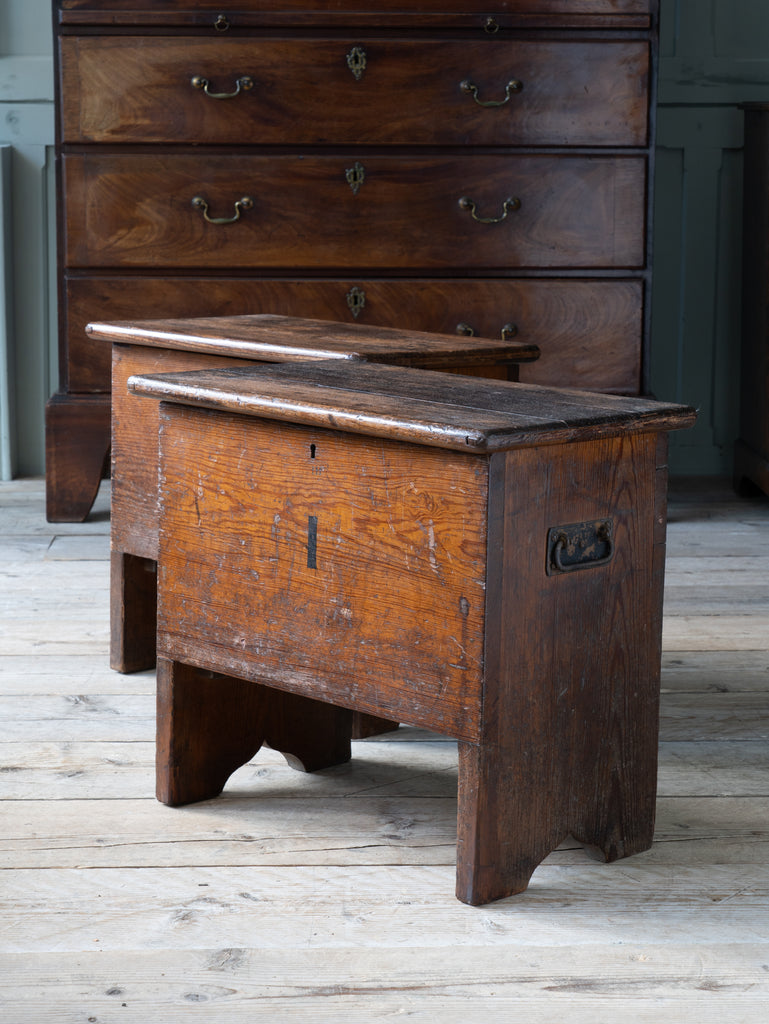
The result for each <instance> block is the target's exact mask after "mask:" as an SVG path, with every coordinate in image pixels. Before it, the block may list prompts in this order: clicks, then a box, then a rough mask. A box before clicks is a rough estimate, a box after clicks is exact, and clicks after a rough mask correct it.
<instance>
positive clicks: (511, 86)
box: [459, 78, 523, 107]
mask: <svg viewBox="0 0 769 1024" xmlns="http://www.w3.org/2000/svg"><path fill="white" fill-rule="evenodd" d="M459 88H460V89H461V90H462V92H466V93H468V94H469V95H470V96H472V97H473V99H474V100H475V102H476V103H477V104H478V106H479V107H504V105H505V104H506V103H507V101H508V100H509V99H510V97H511V96H512V95H513V93H514V92H520V91H521V90H522V89H523V82H521V81H519V80H518V79H517V78H511V79H510V81H509V82H508V83H507V85H506V86H505V98H504V99H503V100H479V99H478V86H477V85H476V84H475V82H471V81H470V79H469V78H466V79H465V80H464V82H460V83H459Z"/></svg>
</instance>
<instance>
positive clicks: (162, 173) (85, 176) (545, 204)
mask: <svg viewBox="0 0 769 1024" xmlns="http://www.w3.org/2000/svg"><path fill="white" fill-rule="evenodd" d="M64 179H65V189H66V196H67V211H66V237H65V252H66V262H67V263H68V265H69V266H75V267H111V266H112V267H114V266H123V267H150V266H152V267H180V268H182V267H206V268H228V267H241V268H250V267H253V268H259V267H263V268H284V267H291V268H298V267H306V268H308V269H310V268H324V267H339V268H343V267H344V268H347V267H354V268H360V267H369V268H384V267H387V268H392V269H397V268H404V269H405V268H420V267H422V268H425V269H429V268H435V269H438V268H454V267H456V266H457V264H461V265H462V266H465V267H468V268H478V269H486V270H489V269H493V268H514V267H543V268H544V267H548V268H551V267H552V268H558V267H575V268H581V267H585V268H587V267H590V268H603V267H605V268H624V267H641V266H643V263H644V200H645V195H646V162H645V160H644V159H643V158H641V157H630V156H574V157H571V156H569V157H566V156H550V155H531V156H514V157H510V156H467V157H458V158H446V159H436V158H431V159H419V158H413V157H402V158H395V157H386V156H371V157H368V156H363V155H362V156H361V157H360V158H359V157H357V156H356V155H355V154H350V155H349V156H346V157H345V156H329V157H316V156H312V157H308V158H302V157H295V156H291V157H289V156H275V157H270V156H239V157H212V156H198V155H179V156H153V155H147V154H132V155H120V156H117V155H93V156H91V155H71V156H68V157H66V158H65V160H64ZM196 199H197V200H199V201H198V205H197V206H196V205H194V203H193V200H196ZM241 199H244V200H248V204H246V203H245V202H244V203H242V204H241V205H237V204H239V203H240V201H241ZM516 204H518V206H519V208H516ZM246 205H249V206H250V208H246ZM205 217H208V218H209V220H206V219H205ZM234 217H237V220H235V221H234V222H231V223H224V224H221V223H210V220H211V219H225V220H232V219H233V218H234ZM483 221H492V223H484V222H483Z"/></svg>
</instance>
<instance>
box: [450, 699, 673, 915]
mask: <svg viewBox="0 0 769 1024" xmlns="http://www.w3.org/2000/svg"><path fill="white" fill-rule="evenodd" d="M631 714H632V711H631ZM583 725H584V726H585V727H584V728H582V729H578V730H576V731H575V732H574V733H572V736H571V738H570V737H569V736H562V735H558V733H557V730H555V729H554V730H553V732H552V733H551V734H550V735H549V736H548V735H541V736H540V737H539V738H535V737H532V739H531V741H530V743H529V744H528V745H527V746H528V749H526V750H518V751H517V752H514V753H511V752H510V751H505V750H503V749H500V748H499V747H494V746H488V747H484V746H477V745H475V744H471V743H460V746H459V808H458V820H457V898H458V899H460V900H462V902H463V903H470V904H472V905H478V904H482V903H490V902H492V901H493V900H499V899H503V898H504V897H506V896H512V895H515V894H516V893H520V892H523V891H524V890H525V889H526V887H527V886H528V884H529V880H530V878H531V875H532V874H533V872H534V869H535V868H536V867H537V866H538V865H539V864H540V863H541V862H542V861H543V860H544V859H545V857H547V856H548V854H550V853H552V851H553V850H555V849H556V848H557V847H558V846H559V845H560V843H562V842H563V841H564V839H566V838H567V837H568V836H570V835H571V836H573V837H574V838H575V839H576V840H577V841H578V842H580V843H583V844H584V846H585V848H586V852H587V853H588V854H589V855H591V856H593V857H595V858H597V859H599V860H603V861H613V860H617V859H618V858H620V857H629V856H631V855H633V854H636V853H642V852H643V851H644V850H648V849H649V848H650V847H651V845H652V839H653V836H654V805H655V796H656V785H657V743H656V735H654V733H653V732H652V733H649V734H647V738H646V740H645V741H644V740H641V741H640V744H639V742H637V741H638V740H639V736H638V734H636V735H635V736H633V735H631V733H632V731H633V730H632V729H630V730H628V731H627V732H625V734H624V735H623V736H622V737H619V736H618V737H616V738H617V739H618V740H619V739H621V740H622V742H623V749H622V752H621V753H620V750H619V749H617V750H616V751H613V752H611V751H610V750H609V749H608V747H610V746H611V739H610V742H609V744H608V746H607V743H606V737H605V736H603V737H599V736H597V735H596V734H595V732H594V731H591V730H590V728H589V727H588V725H587V723H583ZM569 747H571V749H569ZM623 758H624V760H623Z"/></svg>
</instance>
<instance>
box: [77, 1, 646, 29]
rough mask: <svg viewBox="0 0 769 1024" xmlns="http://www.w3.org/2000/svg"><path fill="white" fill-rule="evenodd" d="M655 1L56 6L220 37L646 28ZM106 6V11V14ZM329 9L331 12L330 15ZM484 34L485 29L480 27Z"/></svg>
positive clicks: (100, 20)
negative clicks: (256, 31)
mask: <svg viewBox="0 0 769 1024" xmlns="http://www.w3.org/2000/svg"><path fill="white" fill-rule="evenodd" d="M657 4H658V0H505V2H504V4H500V5H499V6H500V7H503V9H504V14H495V16H494V17H493V18H489V16H488V4H487V2H486V0H462V2H458V3H454V2H453V0H420V2H419V4H408V5H406V4H404V3H403V2H402V0H367V3H366V4H365V5H364V4H362V3H361V0H334V3H333V4H328V3H326V4H320V3H317V2H316V3H309V2H308V0H260V2H259V3H258V4H257V3H255V2H254V0H228V3H227V5H226V10H227V14H226V15H224V14H222V13H221V5H220V4H219V2H218V0H195V2H194V3H191V2H190V0H110V2H109V4H108V5H105V3H104V0H60V6H61V22H62V24H64V25H84V24H85V25H87V24H96V25H110V26H115V25H184V26H189V25H199V26H201V27H203V26H216V28H217V30H219V31H229V30H230V29H235V30H237V29H238V28H243V27H246V26H249V25H272V24H285V25H287V26H289V27H291V28H296V26H297V25H320V26H329V25H339V24H340V23H341V24H342V25H344V24H351V23H352V24H364V25H365V24H371V23H372V22H373V23H374V24H382V25H408V24H409V23H415V24H417V25H422V24H428V25H435V24H437V25H446V26H455V25H467V24H476V25H477V26H478V28H479V29H485V30H486V31H495V26H498V27H500V28H506V27H508V26H517V25H524V26H531V25H534V26H536V25H540V24H545V25H547V24H554V25H555V26H558V25H563V23H564V22H565V23H567V24H570V25H579V24H580V22H586V23H587V25H588V26H592V25H607V26H608V25H616V26H619V27H621V26H623V25H624V24H626V23H629V24H630V25H633V26H636V25H648V24H649V21H650V16H651V14H652V13H653V12H654V11H656V9H657ZM105 6H106V7H108V9H107V10H105ZM329 8H333V9H332V10H329ZM489 23H490V27H489V28H486V26H487V25H489Z"/></svg>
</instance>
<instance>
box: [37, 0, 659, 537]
mask: <svg viewBox="0 0 769 1024" xmlns="http://www.w3.org/2000/svg"><path fill="white" fill-rule="evenodd" d="M657 7H658V0H502V2H500V3H498V4H497V5H496V7H495V8H494V9H493V10H490V9H489V8H488V7H487V5H486V4H485V3H483V4H482V3H481V2H480V0H466V2H463V3H461V4H460V3H454V2H453V0H422V2H417V3H412V4H408V5H403V4H398V3H394V2H392V0H371V2H366V3H365V4H364V3H363V2H362V0H336V2H334V3H333V4H326V3H324V4H321V3H318V2H315V3H313V2H311V0H304V2H302V0H231V2H228V3H227V4H226V5H224V6H220V5H219V4H218V3H216V4H214V3H212V2H210V0H109V2H103V0H102V2H97V0H58V2H57V3H56V4H55V12H56V34H57V166H58V175H59V178H58V180H59V189H60V192H59V194H60V203H59V271H60V274H59V276H60V324H61V327H60V337H61V343H60V372H61V383H60V389H59V391H58V393H57V394H56V395H54V396H53V398H52V399H51V401H50V402H49V405H48V410H47V482H48V516H49V518H50V519H52V520H67V519H82V518H84V517H85V516H86V515H87V513H88V510H89V508H90V505H91V503H92V500H93V496H94V494H95V491H96V488H97V486H98V482H99V479H100V477H101V475H102V472H103V468H104V466H105V457H106V453H107V449H108V446H109V364H108V352H107V350H106V348H105V347H104V346H100V345H98V344H95V343H94V342H93V340H91V339H89V337H88V336H87V335H86V333H85V330H84V328H85V325H86V323H87V322H88V321H90V320H97V319H98V320H120V319H128V318H135V317H137V316H140V317H142V318H147V319H149V318H153V317H178V316H184V317H189V316H210V315H233V314H246V313H276V314H281V315H289V316H301V317H312V318H317V319H329V320H336V321H345V320H346V321H348V322H350V323H362V324H366V323H367V324H372V325H377V326H390V327H401V328H406V329H409V330H420V331H435V332H440V333H454V332H459V333H465V334H476V335H479V336H484V337H497V338H498V337H500V335H503V336H505V337H516V338H517V339H518V340H521V341H524V342H527V343H531V344H535V345H538V346H539V348H540V350H541V353H542V356H541V359H540V360H539V361H538V362H537V363H536V364H532V365H531V366H529V367H526V368H523V369H522V373H521V376H522V379H523V380H526V381H529V382H531V383H539V384H546V385H556V386H558V385H564V386H571V387H579V388H584V389H591V390H602V391H607V392H614V393H619V394H637V393H640V392H644V391H645V390H646V378H647V357H646V348H647V340H646V339H647V336H648V306H649V303H648V278H649V188H650V181H651V173H650V170H651V169H650V155H651V143H652V137H653V130H652V122H653V118H652V110H653V83H654V72H655V66H656V34H657V16H658V11H657Z"/></svg>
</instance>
